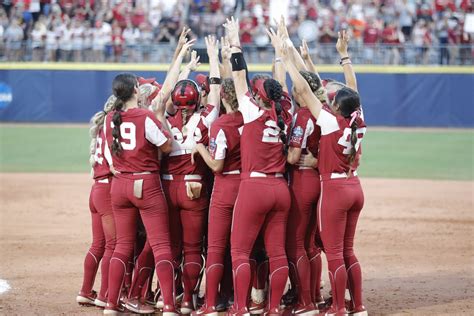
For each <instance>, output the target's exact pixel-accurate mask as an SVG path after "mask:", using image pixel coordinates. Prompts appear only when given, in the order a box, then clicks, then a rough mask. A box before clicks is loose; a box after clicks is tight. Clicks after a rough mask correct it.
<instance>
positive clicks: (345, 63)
mask: <svg viewBox="0 0 474 316" xmlns="http://www.w3.org/2000/svg"><path fill="white" fill-rule="evenodd" d="M345 65H352V62H351V61H350V60H349V61H346V62H344V63H341V66H345Z"/></svg>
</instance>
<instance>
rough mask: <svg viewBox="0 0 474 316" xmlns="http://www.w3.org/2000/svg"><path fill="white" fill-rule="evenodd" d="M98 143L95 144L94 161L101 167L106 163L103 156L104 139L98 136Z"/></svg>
mask: <svg viewBox="0 0 474 316" xmlns="http://www.w3.org/2000/svg"><path fill="white" fill-rule="evenodd" d="M96 140H97V142H96V143H95V153H94V161H95V162H96V163H98V164H99V165H101V164H102V162H103V161H104V156H103V155H102V142H103V140H102V138H101V137H99V136H97V138H96Z"/></svg>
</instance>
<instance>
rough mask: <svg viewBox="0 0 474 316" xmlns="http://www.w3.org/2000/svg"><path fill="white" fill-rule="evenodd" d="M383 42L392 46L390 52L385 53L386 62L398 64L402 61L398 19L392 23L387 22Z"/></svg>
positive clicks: (383, 32)
mask: <svg viewBox="0 0 474 316" xmlns="http://www.w3.org/2000/svg"><path fill="white" fill-rule="evenodd" d="M382 43H383V44H386V45H389V46H390V47H389V51H388V52H389V53H388V54H386V55H385V63H386V64H392V65H398V64H399V62H400V51H399V48H398V45H399V44H400V32H399V29H398V23H397V22H396V21H392V22H390V23H387V22H385V26H384V29H383V31H382Z"/></svg>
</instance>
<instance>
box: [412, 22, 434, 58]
mask: <svg viewBox="0 0 474 316" xmlns="http://www.w3.org/2000/svg"><path fill="white" fill-rule="evenodd" d="M431 43H432V38H431V34H430V31H429V29H428V26H427V22H426V20H419V21H418V22H417V23H416V24H415V27H414V28H413V44H414V46H415V49H416V63H417V64H427V58H428V54H427V53H428V49H429V47H430V46H431Z"/></svg>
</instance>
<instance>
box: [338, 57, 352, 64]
mask: <svg viewBox="0 0 474 316" xmlns="http://www.w3.org/2000/svg"><path fill="white" fill-rule="evenodd" d="M344 60H350V58H349V56H348V57H342V58H341V60H340V61H339V65H342V62H343V61H344Z"/></svg>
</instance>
